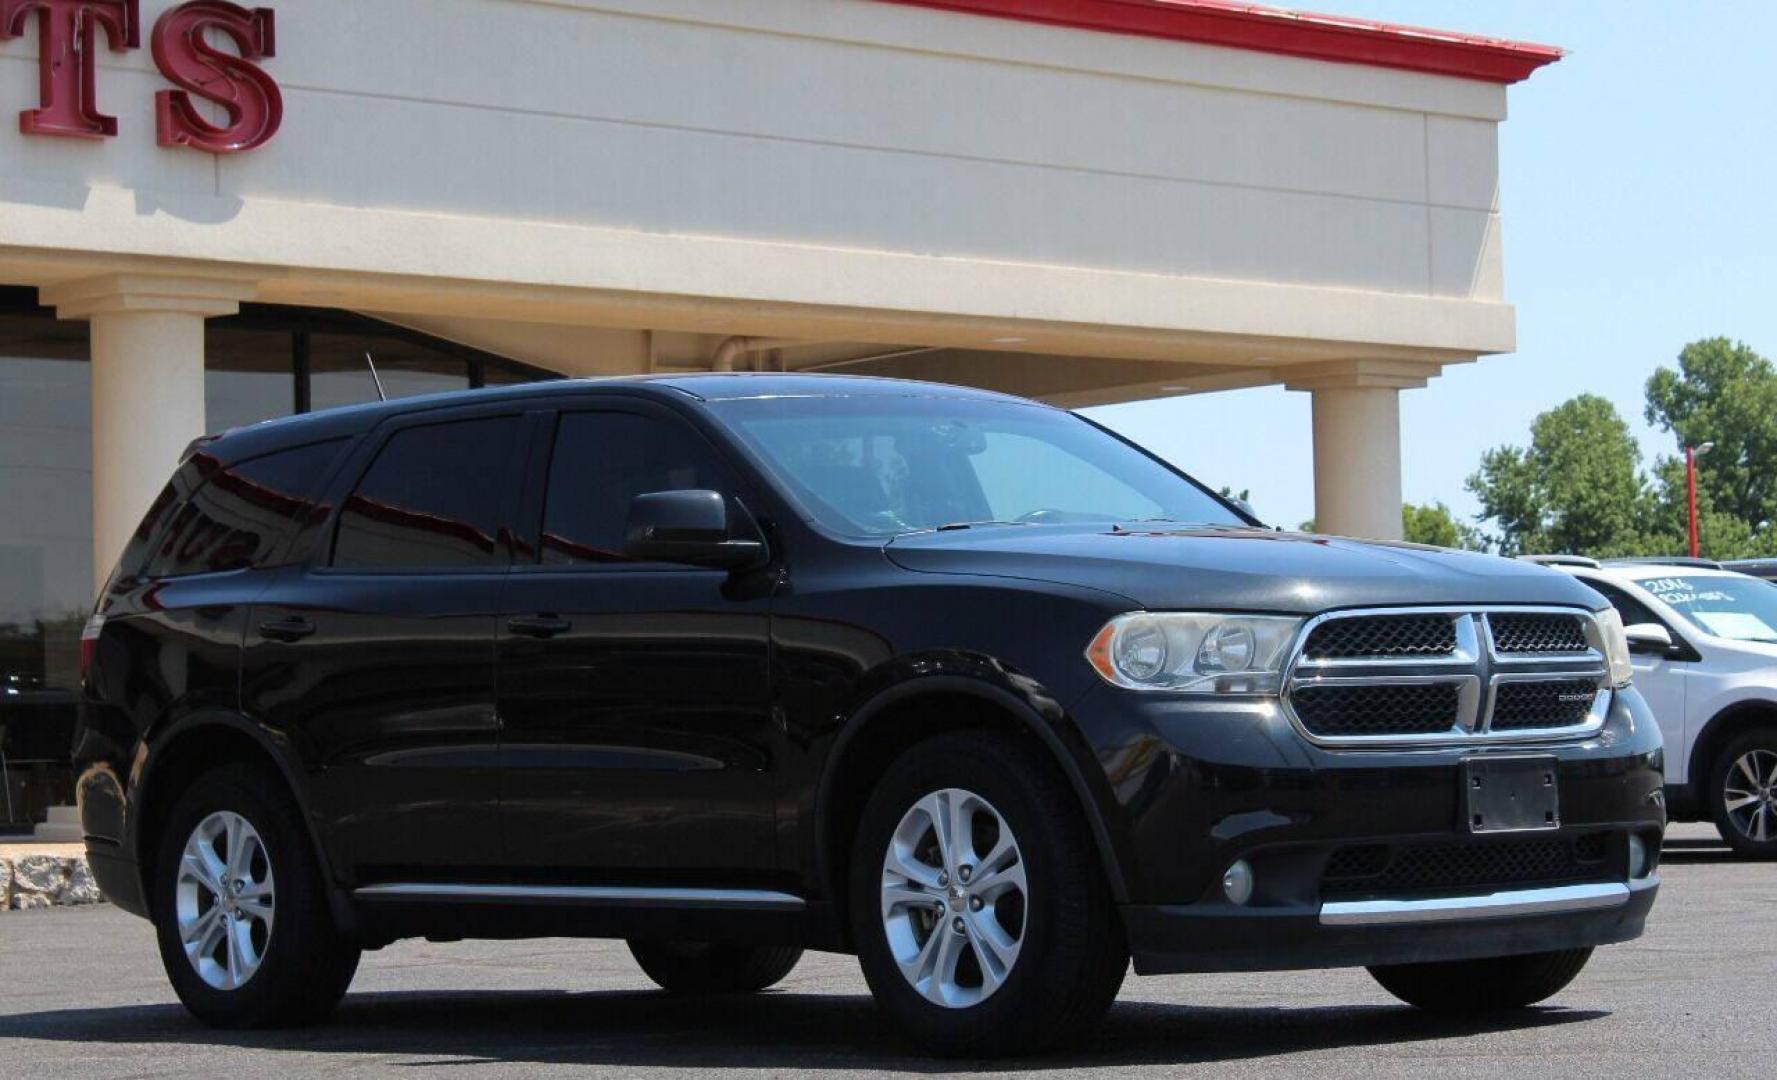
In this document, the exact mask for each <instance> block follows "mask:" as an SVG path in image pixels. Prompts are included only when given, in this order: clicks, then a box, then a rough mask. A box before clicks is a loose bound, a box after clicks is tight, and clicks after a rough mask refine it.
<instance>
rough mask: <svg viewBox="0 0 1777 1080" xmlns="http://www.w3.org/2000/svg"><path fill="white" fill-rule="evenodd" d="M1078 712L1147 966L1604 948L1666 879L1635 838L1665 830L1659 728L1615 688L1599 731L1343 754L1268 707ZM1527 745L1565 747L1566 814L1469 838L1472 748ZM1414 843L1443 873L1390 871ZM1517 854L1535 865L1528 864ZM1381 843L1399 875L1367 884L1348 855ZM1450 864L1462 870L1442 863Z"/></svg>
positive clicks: (1637, 925) (1095, 700) (1126, 908)
mask: <svg viewBox="0 0 1777 1080" xmlns="http://www.w3.org/2000/svg"><path fill="white" fill-rule="evenodd" d="M1074 715H1075V717H1076V719H1077V720H1079V721H1084V722H1085V725H1089V726H1088V728H1087V730H1088V731H1089V732H1090V734H1089V736H1088V737H1089V740H1090V741H1091V742H1092V743H1093V744H1094V745H1096V746H1097V747H1098V748H1099V760H1100V762H1101V764H1102V765H1104V767H1105V774H1106V780H1107V790H1108V794H1109V797H1110V803H1111V805H1110V806H1109V807H1108V811H1107V813H1106V814H1105V818H1106V824H1107V829H1106V832H1107V833H1108V835H1109V838H1110V839H1111V841H1112V845H1113V850H1114V853H1115V856H1116V863H1117V866H1118V871H1119V872H1118V876H1119V877H1120V878H1121V884H1122V886H1123V890H1122V895H1121V896H1120V897H1119V899H1120V900H1121V901H1122V905H1123V915H1124V923H1125V928H1126V930H1127V932H1128V936H1129V941H1130V946H1131V950H1132V952H1133V953H1134V954H1135V964H1136V970H1137V971H1138V972H1142V973H1160V972H1183V971H1236V970H1282V969H1294V968H1313V967H1334V966H1354V965H1375V964H1402V963H1423V962H1430V961H1437V960H1458V959H1470V958H1476V957H1485V956H1500V955H1507V954H1512V953H1529V952H1547V951H1552V950H1557V949H1569V948H1580V947H1587V946H1593V945H1605V944H1611V943H1614V942H1620V941H1627V940H1630V939H1632V938H1634V937H1636V936H1637V935H1639V934H1640V933H1641V929H1642V924H1643V922H1644V920H1645V918H1646V915H1647V911H1648V908H1649V907H1650V906H1651V905H1652V903H1653V899H1654V897H1655V895H1656V894H1657V892H1658V879H1657V877H1653V876H1649V877H1645V878H1642V879H1639V880H1633V881H1632V880H1631V879H1630V875H1629V866H1628V850H1629V837H1631V836H1636V837H1639V838H1640V840H1641V842H1642V843H1643V844H1644V845H1646V847H1647V849H1648V850H1649V851H1651V852H1657V851H1658V850H1659V840H1660V835H1661V833H1662V831H1663V830H1664V827H1665V810H1664V800H1663V797H1662V776H1661V769H1662V765H1663V760H1662V756H1661V746H1660V735H1659V728H1658V725H1657V724H1655V723H1654V720H1653V717H1652V716H1651V714H1649V712H1648V709H1647V706H1646V704H1645V703H1644V702H1643V701H1642V699H1641V697H1640V695H1638V694H1637V693H1635V692H1634V691H1633V690H1632V689H1631V690H1625V691H1620V692H1618V693H1616V694H1615V695H1614V696H1613V700H1612V702H1611V705H1610V709H1609V714H1608V716H1607V719H1606V722H1605V725H1604V727H1603V728H1602V729H1601V730H1599V731H1598V732H1596V733H1594V734H1592V735H1590V736H1587V737H1585V738H1583V739H1576V740H1571V741H1567V742H1557V743H1544V744H1533V745H1492V746H1472V747H1470V746H1454V747H1437V748H1429V749H1407V748H1387V749H1384V748H1369V747H1365V748H1360V749H1348V748H1341V749H1329V748H1325V747H1319V746H1314V745H1312V744H1310V743H1308V742H1307V741H1306V740H1304V739H1302V738H1301V737H1300V736H1299V735H1298V734H1297V733H1296V731H1295V730H1294V729H1293V727H1292V726H1291V725H1290V723H1289V721H1288V720H1287V718H1285V717H1284V716H1282V714H1281V712H1280V711H1279V710H1278V709H1277V707H1276V705H1275V704H1274V703H1270V702H1240V703H1234V702H1229V703H1222V702H1214V703H1207V704H1205V703H1192V702H1187V701H1183V700H1180V699H1176V698H1175V699H1171V700H1162V699H1159V698H1144V697H1142V696H1140V695H1135V694H1129V693H1122V692H1116V691H1111V690H1110V689H1109V688H1106V689H1105V690H1104V691H1103V692H1090V693H1089V694H1088V695H1087V698H1086V700H1085V701H1082V702H1080V703H1079V704H1078V705H1077V707H1076V709H1075V710H1074ZM1524 753H1536V754H1547V755H1550V756H1552V757H1554V758H1555V762H1556V774H1557V784H1558V787H1559V805H1560V827H1559V828H1558V829H1551V830H1539V831H1530V832H1523V833H1507V834H1487V835H1474V834H1472V833H1471V832H1470V831H1469V828H1468V825H1467V822H1466V821H1465V812H1464V810H1463V809H1462V803H1463V788H1462V778H1463V776H1464V775H1465V774H1464V766H1463V762H1464V761H1465V760H1467V759H1471V758H1476V757H1483V756H1490V755H1521V754H1524ZM1403 853H1405V854H1410V855H1411V856H1413V857H1414V858H1417V859H1420V860H1422V861H1428V862H1430V863H1431V864H1433V865H1432V869H1431V870H1429V871H1426V872H1423V873H1420V874H1418V875H1417V876H1414V877H1404V876H1401V875H1396V874H1394V873H1393V869H1392V868H1393V867H1394V866H1395V865H1397V864H1396V861H1395V860H1397V859H1398V858H1400V857H1401V856H1402V854H1403ZM1520 854H1522V856H1523V858H1524V859H1528V860H1530V861H1531V862H1532V863H1534V865H1532V866H1528V867H1525V866H1520V865H1518V862H1517V860H1518V859H1519V857H1520ZM1372 855H1373V856H1374V857H1375V858H1376V859H1378V860H1380V861H1381V862H1382V863H1384V864H1386V865H1388V866H1389V867H1390V868H1391V869H1390V871H1389V873H1388V874H1385V875H1380V876H1377V877H1375V878H1374V879H1373V880H1354V879H1352V878H1351V877H1344V878H1339V876H1338V873H1337V872H1336V871H1335V869H1334V867H1335V866H1336V865H1337V864H1338V860H1340V859H1341V858H1343V859H1346V860H1347V865H1349V863H1350V861H1351V860H1352V858H1353V857H1354V856H1356V857H1357V859H1356V861H1358V862H1362V861H1363V860H1364V858H1366V857H1369V856H1372ZM1236 860H1246V861H1247V862H1248V864H1249V865H1250V866H1251V867H1252V868H1253V871H1254V880H1255V889H1254V893H1253V896H1252V899H1251V900H1250V901H1249V902H1248V903H1247V904H1246V905H1244V906H1237V905H1235V904H1232V903H1230V902H1229V901H1228V900H1227V899H1226V898H1225V897H1224V895H1223V890H1222V875H1223V873H1224V871H1225V870H1226V869H1227V868H1228V867H1229V866H1230V865H1231V864H1232V863H1234V862H1235V861H1236ZM1439 860H1448V861H1449V863H1450V865H1451V873H1450V874H1448V875H1447V876H1445V877H1440V876H1439V871H1440V866H1441V865H1442V864H1440V863H1439V862H1438V861H1439ZM1550 860H1555V861H1554V862H1553V863H1551V861H1550ZM1420 869H1421V870H1424V869H1425V867H1424V866H1423V865H1422V866H1421V867H1420ZM1360 877H1361V875H1360ZM1335 879H1337V880H1335ZM1575 889H1578V890H1579V891H1577V892H1575V891H1573V890H1575ZM1520 893H1521V894H1524V895H1521V896H1515V895H1512V894H1520Z"/></svg>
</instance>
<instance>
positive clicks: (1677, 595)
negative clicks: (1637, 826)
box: [1532, 556, 1777, 858]
mask: <svg viewBox="0 0 1777 1080" xmlns="http://www.w3.org/2000/svg"><path fill="white" fill-rule="evenodd" d="M1532 561H1535V562H1540V563H1543V564H1545V565H1549V566H1553V567H1555V568H1556V569H1559V570H1564V571H1566V572H1567V573H1569V574H1572V575H1573V576H1574V577H1577V578H1579V579H1580V580H1582V581H1584V582H1585V583H1586V584H1588V585H1590V586H1591V587H1592V588H1594V589H1596V590H1598V591H1599V592H1600V593H1602V594H1603V595H1604V597H1605V599H1607V600H1609V601H1610V602H1611V604H1612V605H1613V606H1615V607H1616V609H1617V611H1618V612H1619V613H1620V614H1621V615H1622V617H1623V623H1624V625H1625V626H1627V627H1628V636H1629V649H1630V653H1631V656H1632V659H1633V662H1634V667H1635V685H1636V687H1637V688H1639V689H1640V691H1641V693H1642V696H1643V697H1645V698H1646V699H1647V703H1648V705H1650V706H1651V707H1652V708H1653V711H1654V716H1655V717H1656V718H1657V719H1658V720H1659V722H1660V730H1661V733H1662V734H1663V735H1664V736H1665V740H1666V803H1667V812H1668V814H1669V816H1670V817H1671V818H1672V820H1674V821H1702V820H1713V821H1714V822H1715V827H1716V829H1718V830H1719V831H1720V832H1721V835H1722V839H1724V840H1726V841H1727V842H1728V844H1729V846H1731V847H1732V848H1733V849H1734V850H1735V851H1737V852H1739V853H1741V854H1743V855H1751V856H1757V857H1762V858H1777V583H1773V582H1770V581H1765V580H1762V579H1760V578H1755V577H1749V576H1747V575H1745V574H1738V573H1734V572H1733V571H1731V570H1723V569H1721V568H1720V567H1719V566H1717V565H1716V564H1713V563H1708V562H1704V561H1702V560H1686V559H1673V560H1664V561H1659V562H1655V561H1651V560H1647V561H1642V560H1627V559H1625V560H1618V561H1613V562H1605V563H1602V564H1601V563H1598V562H1596V561H1594V560H1591V559H1583V558H1577V557H1573V556H1533V557H1532Z"/></svg>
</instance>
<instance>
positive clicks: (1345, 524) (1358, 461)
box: [1285, 360, 1438, 540]
mask: <svg viewBox="0 0 1777 1080" xmlns="http://www.w3.org/2000/svg"><path fill="white" fill-rule="evenodd" d="M1437 372H1438V366H1437V365H1435V364H1422V363H1416V362H1407V361H1372V360H1355V361H1338V362H1336V363H1328V364H1315V365H1311V366H1308V367H1302V368H1296V369H1292V370H1290V371H1288V372H1286V373H1285V375H1286V382H1285V385H1287V386H1288V387H1289V388H1290V389H1291V390H1306V391H1308V392H1309V393H1310V394H1312V395H1313V397H1314V405H1313V410H1314V527H1315V529H1316V530H1317V531H1319V532H1323V533H1330V534H1333V535H1335V536H1358V537H1363V538H1365V539H1370V540H1399V539H1400V538H1401V391H1402V390H1406V389H1412V388H1416V387H1421V386H1424V385H1425V383H1426V380H1427V379H1429V378H1431V377H1432V376H1433V375H1436V374H1437Z"/></svg>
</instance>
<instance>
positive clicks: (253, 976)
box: [150, 765, 359, 1028]
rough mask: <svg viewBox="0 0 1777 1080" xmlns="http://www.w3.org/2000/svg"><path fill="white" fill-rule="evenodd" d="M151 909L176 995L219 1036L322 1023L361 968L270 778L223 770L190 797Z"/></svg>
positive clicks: (292, 812)
mask: <svg viewBox="0 0 1777 1080" xmlns="http://www.w3.org/2000/svg"><path fill="white" fill-rule="evenodd" d="M150 909H151V911H152V912H153V916H154V925H155V933H156V936H157V938H158V939H159V943H160V955H161V963H162V965H163V966H164V967H165V968H166V972H167V977H168V979H169V980H170V981H171V982H172V984H173V990H174V992H175V993H177V994H178V995H179V1000H180V1001H182V1002H184V1004H185V1007H186V1008H187V1009H189V1010H190V1011H191V1013H192V1015H194V1016H196V1017H197V1018H198V1019H199V1020H202V1021H203V1022H205V1023H206V1024H210V1025H212V1026H214V1027H224V1028H243V1027H274V1026H286V1025H293V1024H302V1023H308V1022H312V1021H315V1020H318V1019H320V1018H321V1017H323V1016H325V1015H326V1014H327V1013H328V1012H330V1011H331V1010H332V1009H333V1007H334V1006H335V1005H337V1004H338V1003H339V999H340V998H341V997H342V996H344V994H345V991H346V987H347V986H349V985H350V984H351V981H352V975H353V973H354V972H356V970H357V968H358V957H359V950H358V948H357V947H356V946H355V945H353V944H352V943H350V942H349V941H347V940H346V939H345V938H344V937H342V936H341V935H340V933H339V932H338V930H337V929H336V928H335V927H334V925H333V916H332V913H331V912H330V911H329V909H328V904H327V891H326V883H325V882H324V880H323V879H322V876H321V869H320V866H319V864H318V863H317V862H316V859H315V854H314V851H313V849H312V847H311V846H310V843H309V838H308V834H307V831H306V830H305V829H304V828H303V826H302V821H301V818H300V815H299V814H298V811H297V809H296V806H295V805H294V803H293V802H292V801H291V800H290V798H289V797H288V796H286V795H284V794H283V788H282V781H281V780H280V779H279V778H277V777H276V776H273V775H271V774H270V773H267V772H265V771H264V770H260V769H254V768H251V767H249V766H245V765H228V766H224V767H222V768H218V769H215V770H213V771H211V772H208V773H205V774H203V775H202V776H200V777H198V779H197V781H196V782H194V783H193V784H192V785H191V787H190V788H189V789H188V790H187V791H186V793H185V795H184V796H183V797H182V798H181V799H180V800H179V802H178V803H177V804H176V805H175V806H174V807H173V811H172V813H171V814H170V815H169V816H168V818H167V823H166V827H165V829H164V830H163V832H162V834H161V837H160V847H159V849H158V855H157V858H156V867H155V874H154V878H153V894H152V897H151V900H150Z"/></svg>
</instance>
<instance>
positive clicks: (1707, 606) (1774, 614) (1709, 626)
mask: <svg viewBox="0 0 1777 1080" xmlns="http://www.w3.org/2000/svg"><path fill="white" fill-rule="evenodd" d="M1641 587H1642V588H1644V589H1646V590H1647V591H1648V592H1651V593H1653V594H1654V596H1656V597H1658V598H1659V599H1660V600H1662V601H1664V602H1665V603H1667V604H1668V605H1670V606H1671V607H1672V609H1673V610H1674V611H1677V612H1678V613H1679V614H1680V615H1682V616H1684V618H1685V621H1687V622H1689V623H1690V624H1691V625H1692V626H1695V627H1696V628H1697V629H1699V630H1701V631H1703V632H1704V633H1705V634H1714V635H1715V636H1716V637H1722V638H1728V639H1730V640H1733V641H1765V642H1773V643H1777V588H1772V587H1771V584H1770V583H1769V582H1765V581H1758V580H1756V579H1753V578H1731V577H1661V578H1651V579H1649V580H1647V581H1643V582H1642V583H1641Z"/></svg>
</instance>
